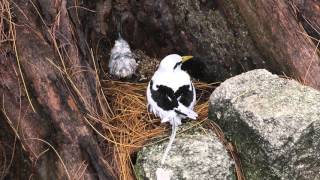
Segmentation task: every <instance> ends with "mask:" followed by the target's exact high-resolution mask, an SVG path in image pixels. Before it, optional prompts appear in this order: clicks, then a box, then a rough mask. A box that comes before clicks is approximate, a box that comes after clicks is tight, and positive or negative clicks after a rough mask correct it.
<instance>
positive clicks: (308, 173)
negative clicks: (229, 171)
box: [209, 70, 320, 179]
mask: <svg viewBox="0 0 320 180" xmlns="http://www.w3.org/2000/svg"><path fill="white" fill-rule="evenodd" d="M319 108H320V92H319V91H317V90H314V89H312V88H310V87H307V86H303V85H301V84H299V83H298V82H296V81H294V80H289V79H284V78H280V77H278V76H277V75H272V74H271V73H269V72H268V71H266V70H253V71H250V72H247V73H243V74H241V75H238V76H235V77H233V78H230V79H228V80H226V81H225V82H223V83H222V84H221V85H220V86H219V87H218V88H217V89H216V90H215V91H214V92H213V94H212V95H211V97H210V107H209V117H210V118H211V119H212V120H214V121H216V122H217V123H218V124H219V125H220V127H221V128H222V129H223V131H224V132H225V135H226V136H227V138H229V139H230V140H231V141H233V142H234V143H235V144H236V147H237V149H238V151H239V153H240V157H241V161H242V165H243V168H244V172H245V176H246V177H247V179H265V178H266V179H320V146H319V145H320V138H319V137H320V111H319Z"/></svg>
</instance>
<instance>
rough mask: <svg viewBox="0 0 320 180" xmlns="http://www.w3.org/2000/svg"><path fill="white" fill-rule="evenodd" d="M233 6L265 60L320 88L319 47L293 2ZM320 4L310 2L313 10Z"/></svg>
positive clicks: (248, 0)
mask: <svg viewBox="0 0 320 180" xmlns="http://www.w3.org/2000/svg"><path fill="white" fill-rule="evenodd" d="M234 3H235V4H237V5H238V7H239V11H240V13H241V15H242V16H243V18H244V19H245V21H246V24H247V27H248V29H249V30H250V33H251V35H252V37H253V39H254V41H255V42H256V45H257V46H258V48H259V49H260V51H261V53H262V54H263V55H264V57H269V58H270V61H273V62H276V63H277V64H279V66H280V67H279V68H281V69H282V71H283V72H284V73H285V74H286V75H287V76H290V77H294V78H295V79H298V80H300V81H301V82H303V83H305V84H307V85H310V86H312V87H314V88H316V89H320V58H319V55H318V52H317V46H316V45H315V44H314V43H313V42H312V40H311V38H310V37H308V34H307V33H306V32H305V30H304V28H303V26H301V24H300V23H299V21H298V20H297V14H296V13H295V11H293V9H292V6H291V5H292V4H290V1H285V0H280V1H278V0H272V1H253V0H234ZM310 4H312V5H310ZM318 4H319V3H318V2H317V1H309V6H311V7H315V8H317V7H318V8H319V5H318ZM309 12H311V11H309ZM313 13H314V14H317V16H319V13H320V12H319V10H317V11H314V12H313ZM315 17H316V16H315ZM317 21H319V20H316V21H315V23H316V22H317Z"/></svg>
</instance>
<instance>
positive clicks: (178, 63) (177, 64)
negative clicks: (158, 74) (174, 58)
mask: <svg viewBox="0 0 320 180" xmlns="http://www.w3.org/2000/svg"><path fill="white" fill-rule="evenodd" d="M181 64H182V62H181V61H180V62H177V63H176V65H174V67H173V69H176V68H177V67H178V66H179V65H181Z"/></svg>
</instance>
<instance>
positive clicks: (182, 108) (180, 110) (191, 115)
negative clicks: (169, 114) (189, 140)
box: [175, 103, 198, 120]
mask: <svg viewBox="0 0 320 180" xmlns="http://www.w3.org/2000/svg"><path fill="white" fill-rule="evenodd" d="M175 112H176V113H178V114H179V115H182V116H186V117H188V118H190V119H194V120H195V119H197V117H198V114H197V113H196V112H194V111H193V110H192V109H189V108H187V107H185V106H184V105H183V104H181V103H179V106H178V108H176V109H175Z"/></svg>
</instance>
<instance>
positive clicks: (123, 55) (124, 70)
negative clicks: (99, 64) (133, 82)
mask: <svg viewBox="0 0 320 180" xmlns="http://www.w3.org/2000/svg"><path fill="white" fill-rule="evenodd" d="M137 66H138V64H137V62H136V60H135V59H134V55H133V53H132V52H131V50H130V46H129V44H128V43H127V41H125V40H124V39H122V37H121V35H120V34H119V38H118V39H117V40H116V41H115V44H114V46H113V48H112V49H111V54H110V59H109V73H110V74H111V75H114V76H116V77H118V78H130V77H131V76H132V74H134V73H135V71H136V69H137Z"/></svg>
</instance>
